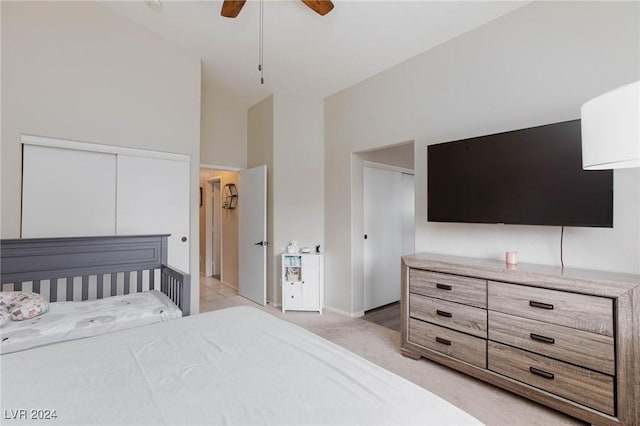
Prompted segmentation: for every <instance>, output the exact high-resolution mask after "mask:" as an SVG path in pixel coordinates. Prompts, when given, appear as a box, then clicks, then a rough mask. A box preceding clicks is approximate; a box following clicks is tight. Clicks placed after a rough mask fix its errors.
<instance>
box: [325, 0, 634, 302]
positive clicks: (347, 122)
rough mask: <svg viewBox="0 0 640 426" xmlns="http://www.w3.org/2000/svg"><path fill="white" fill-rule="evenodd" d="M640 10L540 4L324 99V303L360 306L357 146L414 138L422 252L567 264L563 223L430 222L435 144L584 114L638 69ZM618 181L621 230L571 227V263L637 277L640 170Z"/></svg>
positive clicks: (617, 226) (620, 5)
mask: <svg viewBox="0 0 640 426" xmlns="http://www.w3.org/2000/svg"><path fill="white" fill-rule="evenodd" d="M639 18H640V3H638V2H533V3H531V4H529V5H527V6H524V7H523V8H521V9H518V10H516V11H514V12H512V13H510V14H508V15H505V16H503V17H501V18H498V19H496V20H495V21H492V22H490V23H489V24H487V25H485V26H483V27H480V28H478V29H476V30H474V31H471V32H469V33H466V34H464V35H462V36H460V37H458V38H456V39H454V40H451V41H449V42H447V43H444V44H442V45H440V46H438V47H436V48H434V49H432V50H430V51H428V52H426V53H424V54H422V55H419V56H417V57H415V58H412V59H410V60H408V61H406V62H404V63H402V64H400V65H398V66H396V67H394V68H391V69H389V70H387V71H385V72H383V73H381V74H379V75H377V76H374V77H372V78H370V79H368V80H366V81H364V82H362V83H360V84H358V85H355V86H352V87H350V88H348V89H346V90H344V91H342V92H339V93H337V94H335V95H333V96H330V97H329V98H327V99H326V103H325V117H326V121H325V135H326V136H325V144H326V146H325V188H326V190H325V202H326V209H325V239H326V246H327V252H328V253H327V260H326V266H325V270H326V275H325V277H326V284H327V289H326V292H325V295H326V299H325V300H326V304H327V305H328V306H329V307H333V308H334V309H337V310H340V311H345V312H349V313H354V312H359V311H360V310H361V308H362V300H361V296H360V295H361V293H362V285H363V284H362V279H361V278H359V277H361V275H362V274H361V271H359V269H358V268H361V262H359V261H358V256H361V253H357V252H354V250H353V244H352V242H353V241H355V239H356V238H360V237H361V235H359V234H358V233H356V232H354V229H356V228H357V227H354V226H353V225H352V224H353V222H356V221H358V220H361V218H358V217H356V216H354V214H353V211H352V208H351V199H352V197H358V196H361V194H359V193H358V192H357V191H358V188H357V187H355V188H354V187H353V186H352V185H349V184H348V182H350V181H351V175H352V172H353V171H352V168H351V167H352V159H351V153H353V152H359V151H365V150H369V149H373V148H377V147H381V146H386V145H391V144H395V143H399V142H402V141H407V140H414V141H415V166H416V168H415V171H416V251H418V252H438V253H450V254H457V255H463V256H464V255H466V256H472V257H480V258H492V259H502V258H503V256H504V251H505V250H518V251H519V252H520V256H519V257H520V261H521V262H531V263H542V264H550V265H559V263H560V258H559V257H560V254H559V251H560V228H559V227H543V226H514V225H502V226H500V225H482V224H441V223H429V222H427V221H426V216H427V200H426V195H427V194H426V193H427V190H426V182H427V170H426V167H427V164H426V147H427V145H429V144H433V143H439V142H446V141H451V140H456V139H460V138H466V137H471V136H478V135H485V134H490V133H496V132H501V131H506V130H513V129H518V128H525V127H530V126H536V125H541V124H546V123H552V122H558V121H563V120H570V119H575V118H579V115H580V112H579V110H580V105H581V104H582V103H584V102H585V101H587V100H588V99H590V98H592V97H594V96H597V95H599V94H601V93H603V92H605V91H607V90H610V89H612V88H614V87H617V86H620V85H622V84H625V83H628V82H631V81H634V80H638V78H639V77H640V37H639V34H640V19H639ZM345 183H347V184H345ZM614 185H615V199H614V211H615V213H614V214H615V216H614V228H613V229H594V228H567V229H566V230H565V245H564V256H565V257H564V260H565V266H568V267H585V268H592V269H602V270H612V271H621V272H633V273H640V265H639V263H638V259H639V258H640V170H638V169H628V170H618V171H615V173H614ZM354 277H355V278H354ZM354 295H355V296H354Z"/></svg>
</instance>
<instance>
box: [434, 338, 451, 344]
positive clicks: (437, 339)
mask: <svg viewBox="0 0 640 426" xmlns="http://www.w3.org/2000/svg"><path fill="white" fill-rule="evenodd" d="M436 342H438V343H442V344H443V345H447V346H451V340H447V339H443V338H442V337H436Z"/></svg>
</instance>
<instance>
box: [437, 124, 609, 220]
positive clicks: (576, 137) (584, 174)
mask: <svg viewBox="0 0 640 426" xmlns="http://www.w3.org/2000/svg"><path fill="white" fill-rule="evenodd" d="M580 135H581V133H580V120H572V121H566V122H562V123H555V124H549V125H545V126H538V127H531V128H528V129H522V130H515V131H510V132H504V133H498V134H494V135H488V136H480V137H475V138H470V139H464V140H459V141H455V142H447V143H441V144H436V145H430V146H429V147H428V148H427V156H428V157H427V176H428V184H427V186H428V194H427V195H428V220H429V221H432V222H467V223H504V224H524V225H551V226H585V227H608V228H611V227H613V171H612V170H583V169H582V146H581V136H580Z"/></svg>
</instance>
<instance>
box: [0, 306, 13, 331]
mask: <svg viewBox="0 0 640 426" xmlns="http://www.w3.org/2000/svg"><path fill="white" fill-rule="evenodd" d="M9 321H11V319H10V318H9V312H7V311H5V310H4V308H0V327H2V326H3V325H5V324H6V323H8V322H9Z"/></svg>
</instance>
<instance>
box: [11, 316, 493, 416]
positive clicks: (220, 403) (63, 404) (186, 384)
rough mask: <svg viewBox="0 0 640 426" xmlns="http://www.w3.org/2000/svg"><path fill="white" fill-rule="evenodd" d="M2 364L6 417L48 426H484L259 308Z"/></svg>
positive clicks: (22, 355) (23, 355) (37, 352)
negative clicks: (42, 416)
mask: <svg viewBox="0 0 640 426" xmlns="http://www.w3.org/2000/svg"><path fill="white" fill-rule="evenodd" d="M0 361H1V363H2V365H1V370H2V378H1V384H2V396H1V402H2V409H3V412H5V413H10V414H11V413H15V412H16V411H9V410H18V409H26V410H30V409H45V410H55V413H56V416H57V417H56V418H55V419H53V420H49V421H46V420H38V421H37V424H65V425H69V424H82V425H89V424H96V425H98V424H104V425H116V424H122V425H133V424H147V425H152V424H153V425H187V424H188V425H204V424H232V425H254V424H270V425H303V424H318V425H338V424H344V425H401V424H412V425H472V424H473V425H475V424H481V423H480V422H478V421H477V420H476V419H475V418H473V417H472V416H470V415H469V414H467V413H466V412H464V411H462V410H461V409H459V408H457V407H455V406H453V405H452V404H450V403H448V402H446V401H444V400H443V399H441V398H439V397H437V396H435V395H433V394H431V393H430V392H428V391H426V390H424V389H423V388H420V387H419V386H417V385H415V384H413V383H411V382H409V381H407V380H405V379H403V378H401V377H399V376H396V375H394V374H393V373H390V372H389V371H387V370H384V369H383V368H381V367H378V366H376V365H375V364H372V363H370V362H369V361H366V360H364V359H362V358H360V357H358V356H357V355H355V354H353V353H351V352H349V351H347V350H345V349H343V348H341V347H339V346H337V345H335V344H333V343H331V342H328V341H326V340H324V339H322V338H320V337H318V336H316V335H314V334H312V333H310V332H308V331H306V330H304V329H302V328H300V327H297V326H295V325H293V324H290V323H287V322H285V321H282V320H279V319H277V318H275V317H273V316H271V315H269V314H267V313H264V312H262V311H260V310H257V309H255V308H249V307H237V308H229V309H224V310H220V311H214V312H209V313H205V314H200V315H195V316H191V317H186V318H183V319H180V320H177V321H168V322H164V323H159V324H152V325H149V326H146V327H138V328H135V329H129V330H124V331H121V332H118V333H111V334H106V335H102V336H97V337H92V338H88V339H82V340H74V341H70V342H66V343H63V344H58V345H50V346H45V347H41V348H35V349H32V350H29V351H23V352H19V353H13V354H7V355H2V357H0ZM31 414H32V413H29V412H27V416H26V417H27V419H24V420H20V419H13V418H11V417H12V416H11V415H9V417H10V418H9V419H7V418H6V416H5V417H4V420H3V425H14V424H28V423H33V420H32V419H31V418H30V415H31ZM36 414H37V413H36ZM13 417H18V416H13Z"/></svg>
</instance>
